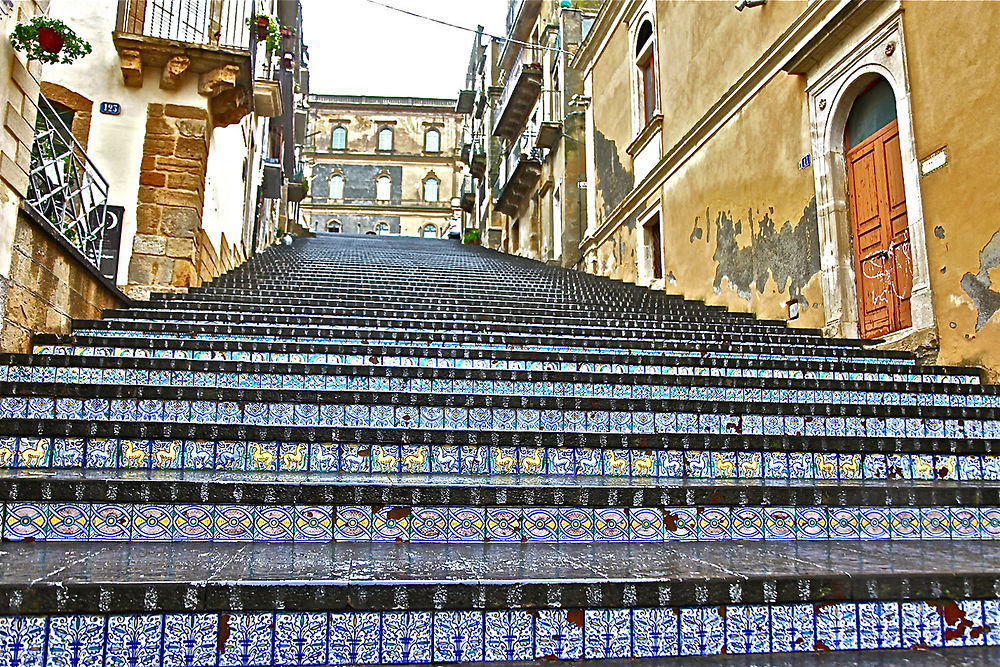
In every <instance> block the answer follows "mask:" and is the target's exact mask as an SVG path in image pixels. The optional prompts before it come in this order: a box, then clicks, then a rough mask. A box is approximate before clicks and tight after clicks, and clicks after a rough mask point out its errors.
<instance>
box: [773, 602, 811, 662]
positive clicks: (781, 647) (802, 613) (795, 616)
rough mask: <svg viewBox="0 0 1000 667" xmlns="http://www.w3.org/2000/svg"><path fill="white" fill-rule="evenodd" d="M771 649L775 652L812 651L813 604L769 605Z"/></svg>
mask: <svg viewBox="0 0 1000 667" xmlns="http://www.w3.org/2000/svg"><path fill="white" fill-rule="evenodd" d="M770 612H771V650H772V651H773V652H775V653H792V652H798V651H812V650H814V647H815V643H816V641H815V625H814V614H815V611H814V609H813V605H811V604H776V605H771V608H770Z"/></svg>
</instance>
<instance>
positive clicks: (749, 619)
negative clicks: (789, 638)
mask: <svg viewBox="0 0 1000 667" xmlns="http://www.w3.org/2000/svg"><path fill="white" fill-rule="evenodd" d="M769 625H770V619H769V618H768V608H767V606H766V605H733V606H729V607H726V653H735V654H745V653H769V652H770V650H771V637H770V633H768V632H767V628H768V626H769Z"/></svg>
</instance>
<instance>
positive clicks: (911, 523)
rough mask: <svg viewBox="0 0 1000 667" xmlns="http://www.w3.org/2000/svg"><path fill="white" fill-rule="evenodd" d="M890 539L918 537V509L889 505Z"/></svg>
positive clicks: (919, 528) (919, 529) (919, 530)
mask: <svg viewBox="0 0 1000 667" xmlns="http://www.w3.org/2000/svg"><path fill="white" fill-rule="evenodd" d="M889 518H890V526H891V531H892V539H894V540H906V539H911V540H912V539H920V534H921V525H920V510H919V509H918V508H915V507H890V508H889Z"/></svg>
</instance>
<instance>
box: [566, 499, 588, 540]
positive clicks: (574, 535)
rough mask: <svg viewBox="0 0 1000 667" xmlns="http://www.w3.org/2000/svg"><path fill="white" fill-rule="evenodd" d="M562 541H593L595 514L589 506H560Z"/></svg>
mask: <svg viewBox="0 0 1000 667" xmlns="http://www.w3.org/2000/svg"><path fill="white" fill-rule="evenodd" d="M559 541H560V542H593V541H594V514H593V510H591V509H590V508H587V507H560V508H559Z"/></svg>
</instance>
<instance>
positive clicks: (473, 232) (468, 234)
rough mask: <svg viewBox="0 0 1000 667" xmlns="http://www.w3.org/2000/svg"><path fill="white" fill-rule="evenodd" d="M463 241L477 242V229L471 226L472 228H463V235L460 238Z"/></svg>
mask: <svg viewBox="0 0 1000 667" xmlns="http://www.w3.org/2000/svg"><path fill="white" fill-rule="evenodd" d="M462 242H463V243H468V244H470V245H478V244H479V230H478V229H476V228H475V227H473V228H472V229H466V230H465V236H464V237H463V238H462Z"/></svg>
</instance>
